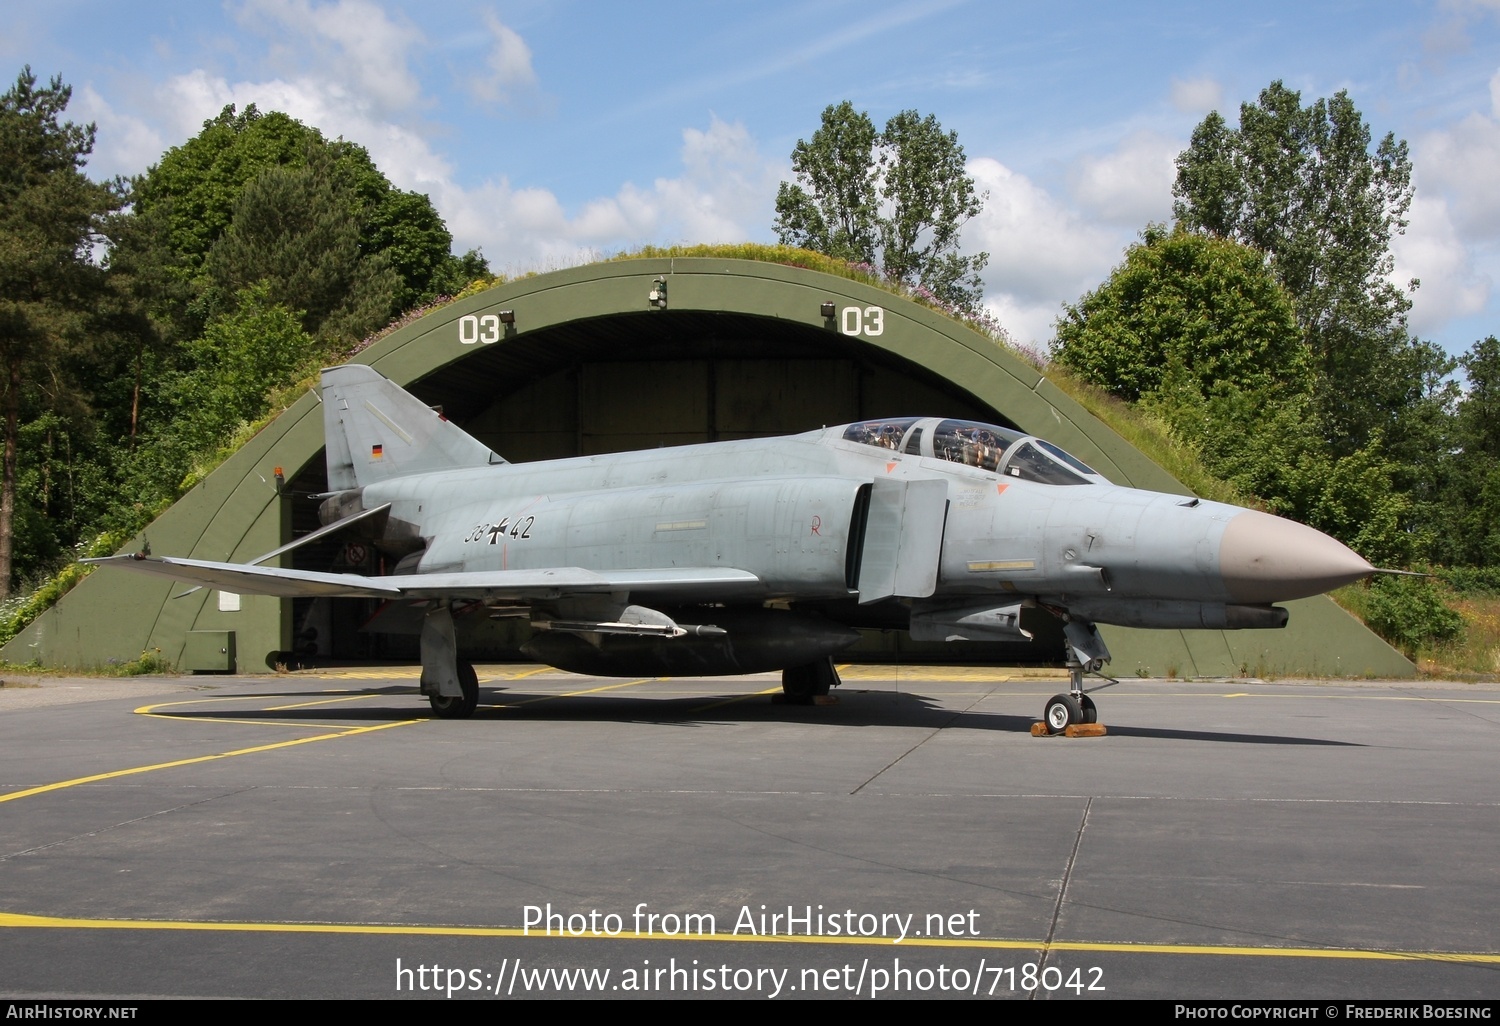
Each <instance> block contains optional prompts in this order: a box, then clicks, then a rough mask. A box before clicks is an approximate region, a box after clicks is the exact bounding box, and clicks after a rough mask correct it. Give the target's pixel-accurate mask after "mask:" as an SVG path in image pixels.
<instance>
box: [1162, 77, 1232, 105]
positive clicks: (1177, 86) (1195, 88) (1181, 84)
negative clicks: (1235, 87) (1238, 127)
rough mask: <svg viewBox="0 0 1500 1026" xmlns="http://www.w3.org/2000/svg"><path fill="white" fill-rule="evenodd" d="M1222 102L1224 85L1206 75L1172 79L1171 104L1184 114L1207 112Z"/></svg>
mask: <svg viewBox="0 0 1500 1026" xmlns="http://www.w3.org/2000/svg"><path fill="white" fill-rule="evenodd" d="M1223 104H1224V87H1223V86H1221V85H1220V84H1219V83H1218V82H1216V81H1214V80H1213V79H1211V78H1208V77H1207V76H1205V77H1203V78H1191V79H1180V78H1174V79H1172V106H1173V107H1176V108H1177V109H1178V110H1180V111H1182V112H1183V113H1184V114H1207V113H1208V112H1209V111H1211V110H1218V109H1219V108H1220V107H1221V106H1223Z"/></svg>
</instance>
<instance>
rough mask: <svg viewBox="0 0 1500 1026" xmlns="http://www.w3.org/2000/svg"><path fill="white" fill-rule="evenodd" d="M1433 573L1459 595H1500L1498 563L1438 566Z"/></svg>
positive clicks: (1499, 567)
mask: <svg viewBox="0 0 1500 1026" xmlns="http://www.w3.org/2000/svg"><path fill="white" fill-rule="evenodd" d="M1433 573H1434V574H1435V575H1436V576H1437V578H1438V580H1440V581H1442V582H1443V584H1444V585H1445V586H1446V587H1448V588H1449V589H1451V590H1452V591H1453V592H1454V593H1455V594H1458V595H1461V596H1465V597H1467V596H1496V595H1500V565H1493V564H1492V565H1490V566H1453V567H1439V568H1437V569H1435V570H1434V571H1433Z"/></svg>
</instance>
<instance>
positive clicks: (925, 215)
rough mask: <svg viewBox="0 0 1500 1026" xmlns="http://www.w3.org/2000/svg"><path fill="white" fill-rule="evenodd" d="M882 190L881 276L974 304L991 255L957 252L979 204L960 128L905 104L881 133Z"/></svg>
mask: <svg viewBox="0 0 1500 1026" xmlns="http://www.w3.org/2000/svg"><path fill="white" fill-rule="evenodd" d="M881 140H882V142H883V143H884V148H883V150H882V152H881V156H880V166H881V171H882V173H883V174H882V178H883V181H882V185H881V190H880V194H881V197H882V198H883V199H885V201H886V203H887V204H888V206H889V213H888V214H887V216H885V217H883V218H881V221H880V249H881V265H882V267H884V269H885V275H886V277H887V278H889V279H891V280H892V281H898V282H900V283H901V284H903V285H905V286H907V287H908V288H917V287H922V288H926V289H928V290H930V291H931V292H932V293H933V294H934V295H936V296H937V298H938V299H940V300H942V301H943V302H945V303H950V304H952V305H954V306H957V307H959V308H960V309H973V308H974V307H976V306H977V305H978V304H979V299H980V297H981V296H982V295H983V293H984V283H983V282H982V281H981V280H980V277H979V272H980V271H982V270H984V265H985V264H987V263H988V262H989V259H990V255H989V254H988V253H979V254H976V255H975V256H960V255H959V252H958V233H959V229H961V228H962V227H963V226H964V224H965V223H966V222H968V221H969V220H970V219H971V218H975V217H978V216H979V212H980V211H981V210H983V209H984V200H985V197H983V196H976V195H975V194H974V179H972V178H970V177H969V176H968V175H967V174H965V173H964V148H963V147H962V146H960V145H959V144H958V134H957V133H956V132H949V133H947V134H946V135H944V134H943V127H942V126H941V125H939V124H938V122H937V118H935V117H933V116H932V115H931V114H929V115H927V117H925V118H923V117H922V116H921V115H919V114H918V113H917V112H916V111H914V110H905V111H902V112H901V113H900V114H897V115H896V116H895V117H893V118H891V119H890V120H889V121H887V122H886V123H885V131H884V132H883V133H882V134H881Z"/></svg>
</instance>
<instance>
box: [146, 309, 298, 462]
mask: <svg viewBox="0 0 1500 1026" xmlns="http://www.w3.org/2000/svg"><path fill="white" fill-rule="evenodd" d="M271 295H272V291H271V288H270V286H269V284H268V283H267V282H266V281H264V280H262V281H260V282H257V283H256V284H254V285H251V286H249V287H248V288H245V289H242V290H241V291H240V292H239V294H238V296H237V302H236V309H235V311H234V312H233V313H230V314H225V315H224V316H222V317H219V318H217V319H215V320H214V321H212V322H211V323H210V324H209V326H208V330H207V331H205V332H204V334H203V337H202V338H200V339H196V340H194V341H193V342H192V343H191V344H190V345H189V347H188V349H189V351H190V353H191V354H192V356H193V360H194V363H195V365H196V366H195V367H194V369H193V370H192V371H191V372H190V373H188V374H185V375H183V376H182V377H181V378H180V379H179V380H178V381H177V383H176V386H175V389H174V392H175V394H174V396H173V402H174V404H175V405H176V407H177V416H176V417H175V418H174V421H173V426H172V429H171V432H172V434H173V436H174V437H175V439H176V440H177V441H178V442H180V444H182V445H183V446H184V447H186V448H187V449H189V450H191V451H194V452H199V453H202V452H205V451H209V450H211V449H212V448H214V447H216V446H218V445H219V444H221V443H222V441H223V440H224V438H225V437H226V436H227V435H228V434H229V433H230V432H232V431H233V430H234V428H235V427H236V426H237V425H239V424H241V423H246V422H249V421H253V420H255V419H256V418H258V417H259V416H260V415H261V414H262V413H264V412H265V402H266V395H267V393H268V392H269V391H270V390H271V389H272V388H274V387H276V386H277V385H279V384H281V383H282V382H283V381H284V380H285V379H286V378H287V376H288V375H289V374H290V373H291V372H292V371H294V370H296V369H297V368H298V367H300V366H301V365H302V364H303V363H304V362H306V361H307V359H308V358H309V357H310V356H312V355H313V354H314V353H315V352H316V351H317V343H316V341H315V340H314V339H313V338H312V336H310V335H308V334H307V333H306V332H304V331H303V330H302V327H301V325H300V324H299V323H298V317H297V315H296V314H295V313H293V312H292V311H291V310H288V309H287V308H286V307H285V306H283V305H282V304H280V303H279V302H275V301H273V300H272V298H271Z"/></svg>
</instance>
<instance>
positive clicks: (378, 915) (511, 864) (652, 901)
mask: <svg viewBox="0 0 1500 1026" xmlns="http://www.w3.org/2000/svg"><path fill="white" fill-rule="evenodd" d="M7 676H8V675H7ZM844 678H845V685H844V687H842V688H840V689H839V690H838V691H837V692H836V694H837V695H838V696H839V699H840V700H839V701H838V703H837V704H833V705H824V706H815V707H799V706H788V705H782V704H779V703H776V702H773V700H772V695H773V694H774V693H775V692H777V691H779V684H778V678H776V677H775V676H772V675H764V676H760V677H748V678H732V679H722V680H689V679H673V680H657V679H649V680H606V679H594V678H586V677H579V676H574V675H571V674H564V673H560V672H557V671H553V670H549V669H545V668H540V667H518V666H489V667H481V668H480V696H481V697H480V708H479V711H478V712H477V713H476V715H475V717H474V718H473V719H471V720H467V721H456V722H455V721H442V720H436V719H433V718H431V717H430V715H429V714H428V711H427V707H426V704H425V702H423V701H422V700H420V699H419V697H418V696H417V695H416V689H415V683H416V682H415V676H414V671H413V670H409V669H404V668H394V669H359V670H350V671H346V672H337V673H335V672H328V671H324V672H322V673H320V674H291V675H283V676H276V677H176V678H150V679H147V678H137V679H132V680H97V679H95V680H87V679H84V680H80V679H60V678H49V679H41V680H36V681H33V682H30V683H29V685H28V684H27V682H21V681H18V680H16V679H15V678H13V677H8V679H7V681H6V685H5V686H4V687H0V996H4V997H19V998H29V999H39V998H47V997H69V998H88V997H96V998H115V999H136V998H155V997H168V996H187V997H251V996H259V997H324V998H339V997H360V998H414V999H419V1000H450V999H452V1000H457V999H459V998H481V999H485V1000H502V1001H503V1000H507V999H510V998H518V997H522V996H526V997H586V996H598V997H610V998H619V997H630V996H637V995H645V996H650V997H673V996H675V997H682V996H688V997H720V996H732V997H757V998H771V997H777V998H787V997H851V996H860V997H866V998H868V997H872V996H876V997H900V998H910V997H918V998H924V997H925V998H931V997H939V996H941V997H973V996H980V997H991V996H992V997H995V998H1014V999H1033V1000H1039V999H1053V1000H1059V999H1068V1000H1072V999H1076V998H1082V999H1088V998H1098V997H1104V998H1121V997H1154V998H1169V999H1173V1000H1191V999H1195V998H1233V999H1252V998H1276V999H1304V998H1305V999H1309V1000H1315V1001H1319V1002H1329V1001H1341V1000H1348V999H1390V998H1418V999H1488V998H1494V997H1495V996H1496V995H1497V994H1500V927H1497V925H1496V915H1497V905H1500V858H1497V857H1496V847H1497V846H1496V840H1497V838H1500V783H1497V781H1500V744H1497V741H1500V690H1497V688H1496V686H1494V685H1488V686H1486V685H1471V684H1457V683H1433V682H1428V683H1415V682H1410V681H1402V682H1378V681H1362V682H1349V683H1328V682H1275V683H1265V682H1259V681H1196V682H1181V681H1171V682H1169V681H1162V680H1146V681H1135V680H1129V681H1124V682H1122V683H1121V684H1120V685H1118V686H1116V687H1110V688H1107V689H1105V690H1103V691H1100V692H1097V693H1096V694H1095V696H1094V697H1095V699H1096V701H1097V702H1098V704H1099V710H1100V720H1101V722H1103V723H1104V724H1105V725H1106V726H1107V728H1108V734H1107V736H1105V737H1098V738H1054V737H1042V738H1038V737H1033V736H1032V735H1031V733H1030V726H1031V724H1032V722H1033V721H1035V720H1036V719H1038V718H1039V717H1040V715H1041V711H1042V707H1043V704H1044V702H1045V700H1046V699H1047V698H1048V697H1049V696H1050V695H1052V694H1053V693H1055V692H1057V691H1060V690H1063V688H1064V681H1063V680H1062V679H1061V677H1060V675H1053V676H1051V677H1043V678H1040V679H1039V678H1028V677H1026V676H1025V671H1016V672H1015V673H1014V674H1012V673H1010V672H1008V671H1005V670H999V669H993V668H979V669H963V668H953V667H945V668H916V667H903V668H890V667H852V668H847V669H845V670H844ZM18 685H19V686H18Z"/></svg>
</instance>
